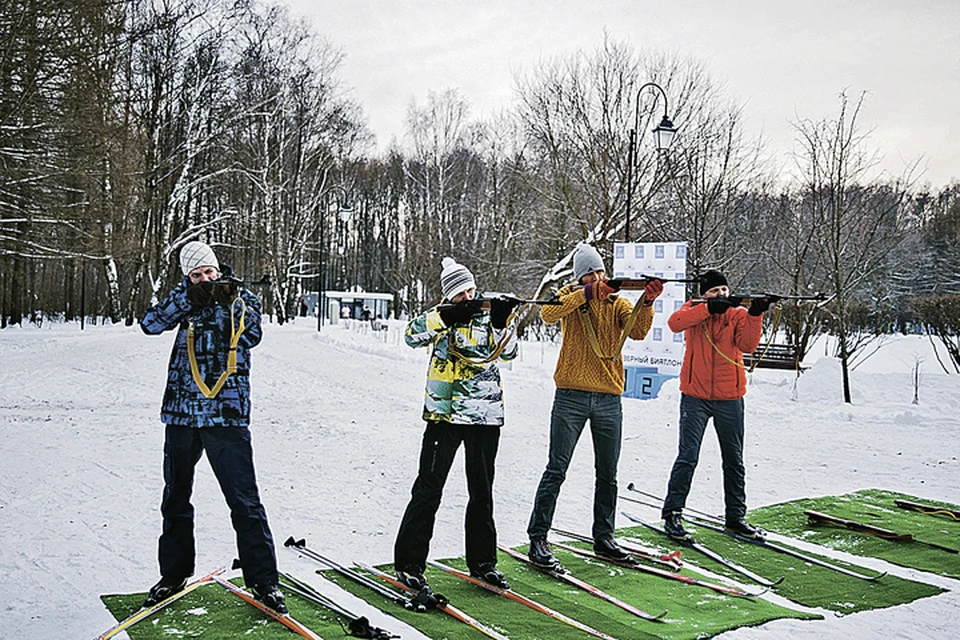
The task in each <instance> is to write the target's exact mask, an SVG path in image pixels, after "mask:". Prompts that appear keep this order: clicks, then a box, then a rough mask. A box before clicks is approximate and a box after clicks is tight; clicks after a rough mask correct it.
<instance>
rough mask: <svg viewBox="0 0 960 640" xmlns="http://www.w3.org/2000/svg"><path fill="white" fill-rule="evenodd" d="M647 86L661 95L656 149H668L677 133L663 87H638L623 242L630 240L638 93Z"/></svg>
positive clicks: (631, 133)
mask: <svg viewBox="0 0 960 640" xmlns="http://www.w3.org/2000/svg"><path fill="white" fill-rule="evenodd" d="M647 88H650V89H656V90H658V91H659V92H660V95H662V96H663V119H662V120H660V124H658V125H657V126H656V127H655V128H654V129H653V135H654V141H655V142H656V145H657V150H658V151H666V150H667V149H669V148H670V144H671V143H672V142H673V137H674V135H676V133H677V129H676V127H674V126H673V122H671V121H670V116H669V115H667V114H668V111H667V92H666V91H664V90H663V87H661V86H660V85H658V84H657V83H656V82H648V83H646V84H645V85H643V86H642V87H640V89H638V90H637V103H636V106H635V108H634V115H633V129H631V130H630V139H629V144H628V146H627V219H626V223H625V224H624V228H623V241H624V242H630V214H631V213H632V211H631V210H632V208H633V166H634V164H635V163H636V159H637V139H638V137H639V135H638V133H637V131H638V130H639V129H640V94H641V93H643V90H644V89H647ZM654 104H656V103H654Z"/></svg>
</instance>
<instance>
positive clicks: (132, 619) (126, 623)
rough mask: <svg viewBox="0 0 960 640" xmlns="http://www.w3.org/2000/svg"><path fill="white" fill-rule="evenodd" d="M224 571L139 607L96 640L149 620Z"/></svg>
mask: <svg viewBox="0 0 960 640" xmlns="http://www.w3.org/2000/svg"><path fill="white" fill-rule="evenodd" d="M226 570H227V568H226V567H220V568H219V569H215V570H214V571H211V572H210V573H208V574H207V575H205V576H203V577H200V578H197V579H196V580H194V581H193V582H191V583H189V584H188V585H187V586H185V587H184V588H183V589H181V590H180V591H177V592H176V593H174V594H173V595H171V596H169V597H167V598H166V599H164V600H161V601H160V602H158V603H156V604H154V605H152V606H149V607H141V608H140V610H139V611H137V612H135V613H134V614H133V615H131V616H129V617H127V618H126V619H124V620H121V621H120V622H118V623H117V624H115V625H114V626H112V627H110V628H109V629H107V630H106V631H104V632H103V633H101V634H100V635H99V636H97V640H107V639H108V638H112V637H113V636H115V635H117V634H118V633H120V632H121V631H123V630H124V629H126V628H128V627H131V626H133V625H135V624H136V623H138V622H140V621H141V620H143V619H144V618H149V617H150V616H152V615H153V614H155V613H156V612H157V611H160V610H161V609H164V608H166V607H167V606H168V605H169V604H171V603H173V602H176V601H177V600H179V599H180V598H182V597H183V596H185V595H187V594H188V593H190V592H191V591H193V590H194V589H196V588H197V587H201V586H203V585H205V584H208V583H210V582H213V578H214V576H216V575H219V574H221V573H223V572H224V571H226Z"/></svg>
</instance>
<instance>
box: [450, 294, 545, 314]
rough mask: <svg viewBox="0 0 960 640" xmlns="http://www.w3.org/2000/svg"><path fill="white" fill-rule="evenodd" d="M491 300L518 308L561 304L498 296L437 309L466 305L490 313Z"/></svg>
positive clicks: (475, 299)
mask: <svg viewBox="0 0 960 640" xmlns="http://www.w3.org/2000/svg"><path fill="white" fill-rule="evenodd" d="M491 300H503V301H505V302H511V303H513V306H515V307H518V306H520V305H521V304H551V305H553V304H561V302H560V301H559V300H557V299H556V298H550V299H549V300H523V299H521V298H517V297H515V296H506V295H502V296H496V297H495V298H474V299H473V300H464V301H463V302H459V303H457V304H453V303H447V304H442V305H440V306H439V307H437V309H438V310H439V311H443V310H444V309H452V308H453V307H456V306H458V305H464V306H467V307H470V308H471V309H479V310H482V311H490V302H491Z"/></svg>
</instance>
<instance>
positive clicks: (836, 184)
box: [795, 93, 910, 402]
mask: <svg viewBox="0 0 960 640" xmlns="http://www.w3.org/2000/svg"><path fill="white" fill-rule="evenodd" d="M863 101H864V95H863V94H861V96H860V97H859V99H858V100H857V101H856V102H853V103H851V101H850V99H849V98H848V97H847V95H846V94H845V93H842V94H841V95H840V111H839V114H838V116H837V118H836V119H824V120H819V121H811V120H801V121H800V122H798V123H796V124H795V127H796V131H797V134H798V138H799V142H800V144H801V146H802V149H803V151H802V153H801V154H800V155H798V158H797V162H798V166H799V169H800V174H801V176H802V178H801V179H802V180H803V182H804V189H805V191H806V196H805V197H806V199H807V200H808V202H809V207H810V213H811V215H810V223H811V224H812V229H813V235H812V237H813V239H814V241H815V242H816V243H817V250H818V251H819V252H820V254H821V255H822V259H823V265H824V273H825V284H826V286H827V288H828V293H829V294H830V295H831V297H832V300H831V303H830V305H829V307H828V310H829V312H830V314H831V320H832V321H831V326H832V329H833V331H834V332H835V334H836V337H837V355H838V356H839V358H840V363H841V369H842V373H843V398H844V401H845V402H850V401H851V398H850V368H851V364H852V362H853V358H854V356H855V355H856V354H857V351H858V350H859V349H861V348H862V347H863V346H865V345H866V344H867V343H868V342H869V341H870V340H871V336H869V334H868V333H867V332H866V331H865V329H867V327H866V326H865V323H863V322H862V321H861V322H858V321H857V313H856V311H857V308H858V306H860V305H862V304H863V302H864V297H862V296H861V297H859V298H858V294H862V293H863V291H864V289H865V288H870V287H873V290H877V289H876V286H877V285H878V284H879V283H878V280H880V279H882V277H883V274H884V273H890V272H892V271H895V270H896V267H897V264H898V261H899V260H900V259H902V256H901V255H899V254H898V253H897V249H898V248H899V246H900V243H901V242H902V240H903V237H904V235H903V225H904V215H903V213H904V203H905V201H906V198H907V193H908V192H907V189H908V187H909V184H910V177H909V172H908V174H907V176H905V177H904V178H902V179H900V180H894V181H891V182H889V183H887V184H876V183H874V184H871V181H870V178H871V176H870V175H869V173H870V171H871V170H872V169H873V168H874V167H875V166H876V164H877V154H876V152H871V151H869V150H868V149H867V147H866V140H867V134H864V133H862V132H861V131H860V130H859V126H858V118H859V116H860V111H861V109H862V107H863Z"/></svg>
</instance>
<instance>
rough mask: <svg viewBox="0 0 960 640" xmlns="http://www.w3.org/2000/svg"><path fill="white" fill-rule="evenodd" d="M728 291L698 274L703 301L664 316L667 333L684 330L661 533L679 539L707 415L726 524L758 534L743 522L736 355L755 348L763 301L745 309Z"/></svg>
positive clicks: (741, 389)
mask: <svg viewBox="0 0 960 640" xmlns="http://www.w3.org/2000/svg"><path fill="white" fill-rule="evenodd" d="M729 295H730V288H729V286H728V285H727V279H726V277H724V275H723V274H722V273H720V272H719V271H707V272H706V273H704V274H703V275H702V276H700V296H701V298H702V299H703V300H705V301H706V302H704V303H698V304H695V303H694V301H692V300H688V301H687V302H686V303H685V304H684V305H683V306H682V307H680V308H679V309H677V310H676V311H675V312H674V313H673V314H672V315H671V316H670V318H669V319H668V320H667V325H668V326H669V327H670V330H671V331H673V332H674V333H680V332H683V334H684V342H685V351H684V355H683V365H682V366H681V368H680V394H681V395H680V423H679V430H680V446H679V452H678V454H677V458H676V460H675V461H674V463H673V468H672V470H671V471H670V481H669V483H668V485H667V497H666V499H665V500H664V502H663V510H662V515H663V520H664V529H665V530H666V532H667V533H668V534H669V535H670V536H672V537H674V538H677V539H681V540H682V539H687V538H689V537H690V534H689V533H687V531H686V530H685V529H684V528H683V523H682V521H681V517H682V514H683V508H684V506H685V505H686V500H687V494H689V493H690V484H691V482H692V480H693V472H694V471H695V470H696V468H697V461H698V459H699V457H700V445H701V443H702V442H703V433H704V431H705V430H706V427H707V421H708V420H709V419H710V418H713V427H714V429H715V430H716V432H717V437H718V438H719V440H720V456H721V459H722V461H723V497H724V505H725V514H724V515H725V523H726V529H727V530H728V531H732V532H734V533H736V534H738V535H741V536H744V537H748V538H759V537H762V533H761V532H760V531H758V530H757V529H756V528H754V527H753V526H751V525H750V524H748V523H747V521H746V513H747V499H746V483H745V473H744V465H743V396H744V394H745V393H746V392H747V376H746V373H745V372H744V367H743V354H744V353H745V352H746V353H753V352H754V351H756V349H757V346H758V345H759V343H760V335H761V330H762V328H763V312H764V311H766V310H767V309H768V308H769V307H770V300H769V299H768V298H755V299H753V300H752V303H751V305H750V310H749V311H748V310H747V309H744V308H743V307H740V306H739V305H734V303H733V302H731V301H730V300H729V299H728V296H729Z"/></svg>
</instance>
